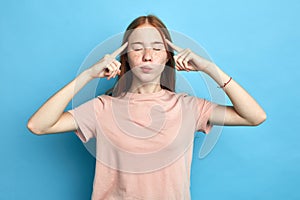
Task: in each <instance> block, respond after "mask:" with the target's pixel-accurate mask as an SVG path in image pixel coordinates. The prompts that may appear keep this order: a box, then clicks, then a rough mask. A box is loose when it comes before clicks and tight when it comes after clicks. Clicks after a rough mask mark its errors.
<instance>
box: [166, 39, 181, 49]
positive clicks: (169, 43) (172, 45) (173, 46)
mask: <svg viewBox="0 0 300 200" xmlns="http://www.w3.org/2000/svg"><path fill="white" fill-rule="evenodd" d="M166 42H167V44H168V45H169V46H170V47H171V48H172V49H174V50H175V51H177V52H180V51H182V50H183V49H182V48H180V47H179V46H176V45H175V44H173V43H172V42H171V41H169V40H167V39H166Z"/></svg>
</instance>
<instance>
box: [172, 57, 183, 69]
mask: <svg viewBox="0 0 300 200" xmlns="http://www.w3.org/2000/svg"><path fill="white" fill-rule="evenodd" d="M174 60H175V62H176V66H177V68H178V69H179V70H183V69H184V67H183V64H182V59H181V58H179V57H178V56H174Z"/></svg>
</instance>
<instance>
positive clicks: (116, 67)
mask: <svg viewBox="0 0 300 200" xmlns="http://www.w3.org/2000/svg"><path fill="white" fill-rule="evenodd" d="M112 65H113V66H114V71H113V75H112V77H113V78H115V77H116V75H117V74H118V71H119V68H118V63H117V62H113V63H112Z"/></svg>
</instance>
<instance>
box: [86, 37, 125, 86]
mask: <svg viewBox="0 0 300 200" xmlns="http://www.w3.org/2000/svg"><path fill="white" fill-rule="evenodd" d="M127 45H128V42H126V43H124V44H123V45H122V46H121V47H120V48H118V49H117V50H116V51H114V52H113V53H112V54H106V55H105V56H104V57H103V58H102V59H101V60H99V61H98V62H97V63H95V64H94V65H93V66H91V67H90V68H89V69H88V70H87V71H88V74H89V75H90V76H91V78H104V77H107V80H109V79H110V78H115V76H116V75H117V74H118V75H120V72H121V70H120V66H121V63H120V62H119V61H117V60H116V57H117V56H118V55H119V54H121V53H122V52H123V51H124V50H125V49H126V48H127Z"/></svg>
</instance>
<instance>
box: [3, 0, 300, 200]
mask: <svg viewBox="0 0 300 200" xmlns="http://www.w3.org/2000/svg"><path fill="white" fill-rule="evenodd" d="M299 10H300V3H299V1H297V0H286V1H279V0H252V1H238V0H227V1H217V0H210V1H198V0H185V1H178V0H176V1H154V0H148V1H141V0H129V1H124V0H123V1H121V0H120V1H114V0H112V1H105V2H104V1H100V0H98V1H95V0H90V1H73V0H72V1H71V0H64V1H59V0H52V1H40V0H18V1H17V0H10V1H8V0H7V1H4V0H2V1H1V2H0V20H1V21H0V26H1V27H0V59H1V64H0V65H1V67H0V75H1V78H0V81H1V82H0V94H1V98H0V103H1V104H0V105H1V111H2V112H1V113H2V114H1V116H0V123H1V140H0V158H1V164H0V199H1V200H2V199H3V200H7V199H8V200H10V199H13V200H15V199H30V200H35V199H36V200H39V199H43V200H47V199H49V200H50V199H51V200H52V199H55V200H82V199H89V197H90V194H91V192H92V183H93V175H94V174H93V172H94V171H93V170H94V163H95V161H94V158H93V157H92V156H91V155H90V154H89V153H88V152H87V150H86V149H85V147H84V146H83V145H82V143H81V142H80V140H79V139H78V138H77V137H76V136H75V135H74V134H73V133H66V134H56V135H47V136H40V137H39V136H36V135H34V134H31V133H30V132H29V131H28V130H27V128H26V123H27V120H28V118H29V117H30V116H31V115H32V114H33V113H34V112H35V110H36V109H37V108H38V107H39V106H40V105H41V104H42V103H43V102H44V101H45V100H47V98H48V97H50V96H51V95H52V94H54V93H55V92H56V91H57V90H59V89H60V88H61V87H62V86H64V85H65V84H66V83H67V82H69V81H71V80H72V79H73V78H74V77H75V76H76V73H77V70H78V68H79V67H80V64H81V63H82V61H83V60H84V58H85V57H86V56H87V55H88V53H89V52H90V51H91V50H92V49H93V48H94V47H95V46H96V45H97V44H99V43H100V42H102V41H104V40H105V39H107V38H108V37H110V36H112V35H114V34H117V33H120V32H122V31H124V30H125V28H126V27H127V25H128V24H129V23H130V22H131V21H132V20H133V19H134V18H136V17H138V16H140V15H145V14H155V15H157V16H159V17H160V18H161V19H162V20H163V21H164V22H165V24H166V25H167V26H168V28H170V29H172V30H176V31H179V32H182V33H184V34H185V35H187V36H189V37H191V38H193V39H194V40H196V41H197V42H198V43H199V44H201V45H202V46H203V47H204V48H205V49H206V50H207V52H208V53H209V55H210V56H211V57H212V58H213V60H214V61H215V62H216V63H217V64H218V65H219V66H220V67H221V68H222V69H223V70H224V71H226V72H227V73H228V74H230V75H231V76H233V77H234V78H235V80H237V81H238V82H239V83H241V85H243V86H244V87H245V88H246V89H247V90H248V91H249V92H250V93H251V94H252V95H253V96H254V97H255V98H256V99H257V101H258V102H259V103H260V104H261V105H262V106H263V107H264V108H265V110H266V112H267V114H268V119H267V121H266V122H265V123H264V124H262V125H261V126H259V127H225V128H224V129H223V132H222V135H221V137H220V139H219V141H218V143H217V145H216V147H215V148H214V149H213V151H212V152H211V153H210V154H209V156H208V157H206V158H205V159H202V160H199V159H198V158H197V156H198V152H197V151H195V156H194V160H193V167H192V180H191V183H192V187H191V191H192V197H193V199H195V200H196V199H206V200H219V199H243V200H244V199H249V200H250V199H251V200H252V199H264V200H265V199H272V200H275V199H280V200H281V199H291V200H292V199H300V192H299V185H300V145H299V141H300V134H299V131H298V126H297V125H298V124H299V122H300V121H299V119H300V114H299V113H300V112H299V111H298V109H299V106H300V105H299V104H300V99H299V98H300V97H299V96H300V95H299V76H300V70H299V67H300V65H299V64H300V62H299V61H298V59H299V49H300V37H299V36H300V34H299V33H300V28H299V18H300V14H299ZM193 85H194V86H195V85H197V82H194V83H193ZM202 137H203V136H202V135H201V134H200V136H199V137H197V138H196V140H195V147H196V148H195V149H199V145H200V142H201V139H202Z"/></svg>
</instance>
